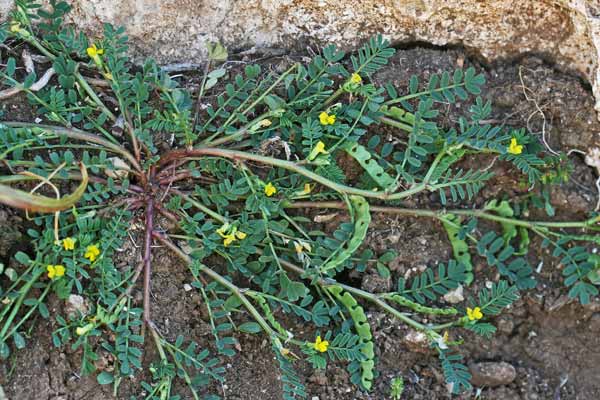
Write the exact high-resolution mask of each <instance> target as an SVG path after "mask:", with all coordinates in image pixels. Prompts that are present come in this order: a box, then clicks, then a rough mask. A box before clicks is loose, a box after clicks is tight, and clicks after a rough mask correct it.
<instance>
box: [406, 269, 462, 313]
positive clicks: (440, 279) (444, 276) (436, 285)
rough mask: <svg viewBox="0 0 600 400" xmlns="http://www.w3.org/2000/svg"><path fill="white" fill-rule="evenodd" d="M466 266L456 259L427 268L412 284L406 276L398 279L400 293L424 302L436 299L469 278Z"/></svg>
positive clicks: (421, 302) (413, 279) (410, 298)
mask: <svg viewBox="0 0 600 400" xmlns="http://www.w3.org/2000/svg"><path fill="white" fill-rule="evenodd" d="M467 276H468V275H467V274H466V269H465V266H464V265H463V264H462V263H460V262H457V261H456V260H450V261H448V266H446V264H443V263H440V264H439V265H438V267H437V270H436V269H434V268H427V269H426V270H425V272H423V273H421V274H420V275H418V276H415V277H414V278H412V280H411V282H412V283H411V284H410V285H408V282H407V281H406V280H405V279H404V278H400V279H398V289H397V291H398V294H400V295H402V296H404V297H406V298H407V299H409V300H414V301H416V302H418V303H420V304H424V303H425V302H426V301H427V299H428V300H436V299H437V297H438V296H443V295H445V294H446V293H448V291H449V290H452V289H456V288H457V287H458V285H460V284H462V283H464V282H465V281H466V279H467Z"/></svg>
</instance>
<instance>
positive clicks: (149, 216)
mask: <svg viewBox="0 0 600 400" xmlns="http://www.w3.org/2000/svg"><path fill="white" fill-rule="evenodd" d="M153 229H154V200H153V199H152V198H150V199H148V201H147V202H146V232H145V240H144V261H143V262H144V322H145V323H146V324H149V323H150V289H151V287H150V275H151V273H152V271H151V267H152V250H151V246H152V233H153Z"/></svg>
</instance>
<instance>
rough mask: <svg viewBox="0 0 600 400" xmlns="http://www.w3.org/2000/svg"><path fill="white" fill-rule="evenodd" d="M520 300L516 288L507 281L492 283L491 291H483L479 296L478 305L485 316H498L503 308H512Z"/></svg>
mask: <svg viewBox="0 0 600 400" xmlns="http://www.w3.org/2000/svg"><path fill="white" fill-rule="evenodd" d="M518 298H519V292H518V289H517V287H516V286H512V285H509V284H508V282H506V281H498V282H497V283H496V282H494V283H492V287H491V288H490V289H482V290H481V291H480V292H479V295H478V303H477V304H478V305H479V307H480V308H481V311H482V312H483V314H484V315H498V314H500V312H501V311H502V309H503V308H506V307H508V306H510V305H511V304H512V303H513V302H514V301H516V300H517V299H518Z"/></svg>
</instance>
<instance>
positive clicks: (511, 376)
mask: <svg viewBox="0 0 600 400" xmlns="http://www.w3.org/2000/svg"><path fill="white" fill-rule="evenodd" d="M469 370H470V371H471V375H473V378H472V379H471V383H472V384H473V385H474V386H487V387H496V386H502V385H508V384H509V383H511V382H512V381H514V380H515V378H516V377H517V371H516V370H515V367H513V366H512V365H510V364H509V363H506V362H503V361H501V362H480V363H477V364H473V365H470V366H469Z"/></svg>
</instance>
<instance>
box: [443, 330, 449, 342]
mask: <svg viewBox="0 0 600 400" xmlns="http://www.w3.org/2000/svg"><path fill="white" fill-rule="evenodd" d="M442 340H443V341H444V343H448V331H445V332H444V336H442Z"/></svg>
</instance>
